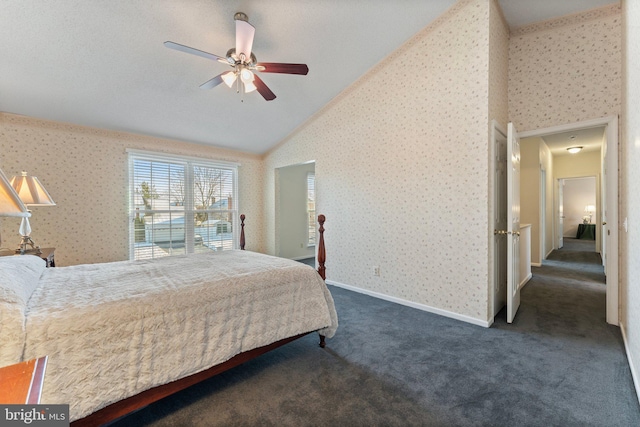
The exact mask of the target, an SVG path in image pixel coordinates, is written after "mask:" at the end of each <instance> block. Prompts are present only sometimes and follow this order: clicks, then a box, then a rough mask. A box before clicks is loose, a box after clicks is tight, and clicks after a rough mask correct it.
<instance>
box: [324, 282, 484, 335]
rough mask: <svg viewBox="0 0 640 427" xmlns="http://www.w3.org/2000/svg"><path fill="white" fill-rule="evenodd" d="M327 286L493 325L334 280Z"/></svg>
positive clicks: (474, 323)
mask: <svg viewBox="0 0 640 427" xmlns="http://www.w3.org/2000/svg"><path fill="white" fill-rule="evenodd" d="M326 282H327V285H333V286H336V287H338V288H342V289H346V290H348V291H353V292H357V293H359V294H364V295H368V296H370V297H373V298H377V299H381V300H385V301H389V302H393V303H396V304H400V305H404V306H407V307H411V308H415V309H418V310H422V311H426V312H428V313H432V314H437V315H440V316H444V317H448V318H450V319H454V320H459V321H462V322H465V323H470V324H472V325H476V326H481V327H483V328H489V327H490V326H491V325H492V324H493V319H491V320H490V321H486V320H480V319H476V318H475V317H470V316H465V315H464V314H458V313H454V312H452V311H447V310H443V309H441V308H436V307H431V306H429V305H426V304H420V303H417V302H412V301H408V300H405V299H402V298H398V297H394V296H391V295H387V294H383V293H380V292H375V291H370V290H368V289H362V288H358V287H355V286H351V285H346V284H344V283H340V282H336V281H333V280H326Z"/></svg>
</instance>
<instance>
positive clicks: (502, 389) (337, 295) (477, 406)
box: [115, 245, 640, 427]
mask: <svg viewBox="0 0 640 427" xmlns="http://www.w3.org/2000/svg"><path fill="white" fill-rule="evenodd" d="M568 251H574V252H583V251H581V250H576V249H575V248H573V249H571V248H570V245H565V248H564V249H563V250H560V251H556V252H554V253H553V254H552V256H551V257H550V260H549V261H548V262H547V261H545V263H544V264H543V266H542V267H540V268H534V271H533V278H532V279H531V281H530V282H529V283H528V284H527V286H526V287H525V288H524V289H523V292H522V304H521V308H520V311H519V313H518V316H517V317H516V321H515V323H514V324H512V325H508V324H506V322H505V315H504V311H503V312H501V313H500V314H499V315H498V317H497V319H496V322H495V323H494V325H493V326H492V327H491V328H489V329H484V328H481V327H478V326H473V325H469V324H466V323H463V322H459V321H456V320H451V319H448V318H444V317H440V316H436V315H433V314H430V313H425V312H422V311H419V310H415V309H411V308H408V307H404V306H400V305H396V304H393V303H389V302H386V301H382V300H378V299H375V298H371V297H368V296H365V295H361V294H358V293H354V292H350V291H346V290H343V289H339V288H335V287H331V288H330V289H331V292H332V294H333V296H334V299H335V302H336V307H337V310H338V315H339V318H340V328H339V330H338V333H337V335H336V337H335V338H333V339H331V340H328V345H327V348H326V349H324V350H323V349H320V348H319V347H318V346H317V343H316V336H307V337H304V338H302V339H300V340H298V341H296V342H294V343H291V344H289V345H287V346H285V347H283V348H280V349H278V350H276V351H273V352H271V353H269V354H266V355H264V356H262V357H260V358H258V359H257V360H254V361H251V362H249V363H247V364H245V365H243V366H240V367H238V368H235V369H233V370H231V371H229V372H227V373H224V374H222V375H220V376H218V377H216V378H213V379H211V380H208V381H206V382H204V383H201V384H198V385H196V386H194V387H192V388H190V389H188V390H185V391H183V392H181V393H178V394H176V395H174V396H171V397H169V398H166V399H164V400H162V401H160V402H157V403H155V404H153V405H150V406H148V407H146V408H144V409H142V410H140V411H139V412H137V413H135V414H132V415H130V416H128V417H126V418H124V419H122V420H120V421H119V422H117V423H115V425H116V426H119V427H123V426H258V425H260V426H406V425H416V426H638V425H640V407H639V405H638V399H637V397H636V395H635V392H634V388H633V383H632V380H631V374H630V371H629V367H628V365H627V361H626V356H625V353H624V347H623V343H622V339H621V335H620V330H619V329H618V328H617V327H614V326H611V325H607V324H606V323H605V294H604V290H605V286H604V276H603V275H602V268H601V267H600V266H599V265H598V263H599V262H600V261H599V257H598V256H597V254H595V253H592V254H591V255H593V257H595V262H593V260H592V262H584V261H576V259H582V258H581V257H586V256H591V255H585V254H577V255H574V256H572V255H570V254H569V255H567V254H566V253H565V252H568ZM593 257H592V258H593Z"/></svg>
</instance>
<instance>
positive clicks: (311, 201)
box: [307, 172, 316, 246]
mask: <svg viewBox="0 0 640 427" xmlns="http://www.w3.org/2000/svg"><path fill="white" fill-rule="evenodd" d="M307 225H308V227H307V228H308V236H309V238H308V246H315V244H316V175H315V173H313V172H309V173H308V174H307Z"/></svg>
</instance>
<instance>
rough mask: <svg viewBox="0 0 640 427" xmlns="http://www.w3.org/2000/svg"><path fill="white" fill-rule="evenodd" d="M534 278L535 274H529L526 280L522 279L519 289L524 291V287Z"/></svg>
mask: <svg viewBox="0 0 640 427" xmlns="http://www.w3.org/2000/svg"><path fill="white" fill-rule="evenodd" d="M532 277H533V274H531V273H529V274H528V275H527V277H525V278H524V279H522V282H520V284H519V285H518V288H520V289H522V287H523V286H524V285H526V284H527V282H528V281H529V280H531V278H532Z"/></svg>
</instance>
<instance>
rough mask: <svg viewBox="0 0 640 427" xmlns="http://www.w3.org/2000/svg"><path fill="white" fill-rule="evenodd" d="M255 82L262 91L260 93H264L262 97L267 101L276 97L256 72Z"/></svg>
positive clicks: (257, 88) (259, 90)
mask: <svg viewBox="0 0 640 427" xmlns="http://www.w3.org/2000/svg"><path fill="white" fill-rule="evenodd" d="M253 84H254V85H256V90H257V91H258V92H260V95H262V97H263V98H264V99H266V100H267V101H273V100H274V99H276V95H275V94H274V93H273V92H271V89H269V88H268V87H267V85H266V84H264V82H263V81H262V79H261V78H260V77H258V76H256V75H255V74H254V76H253Z"/></svg>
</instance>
